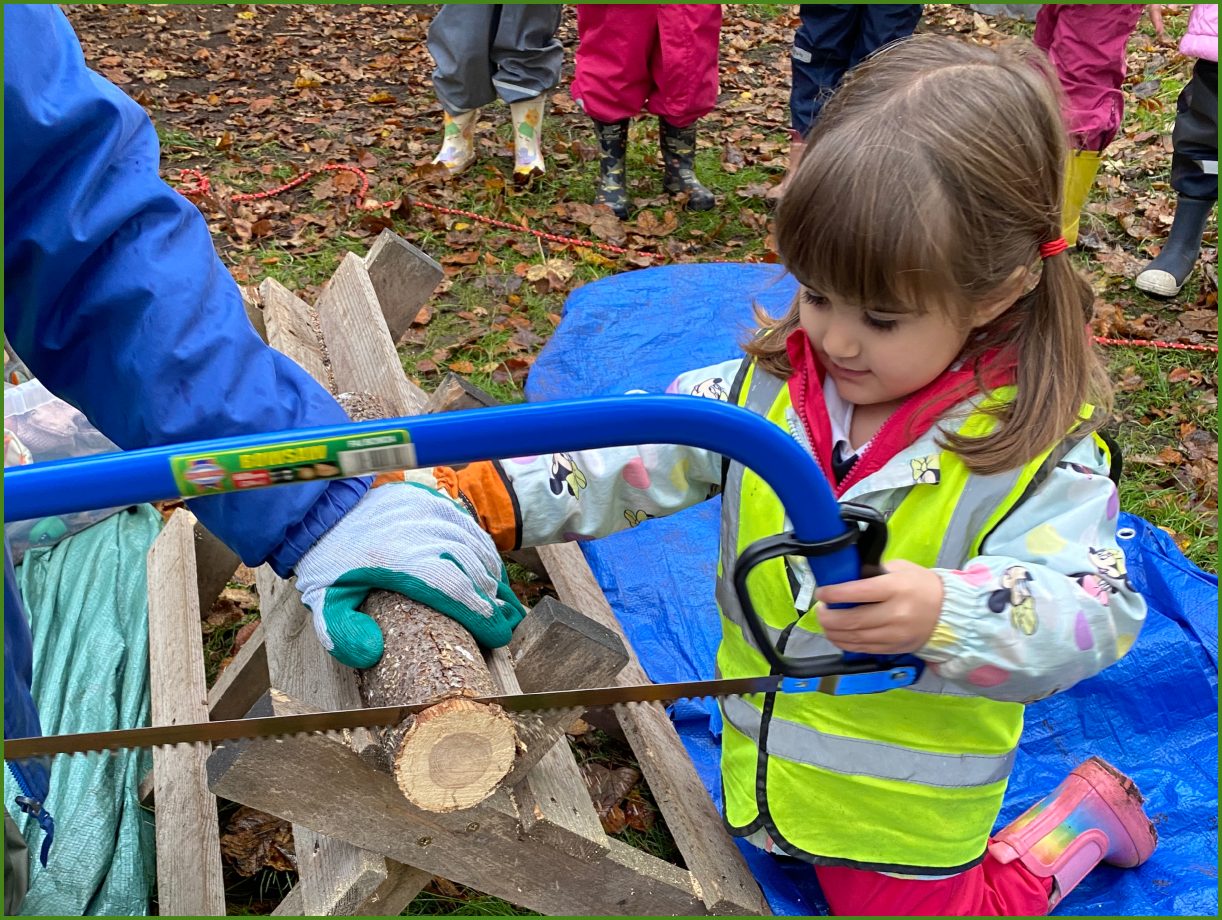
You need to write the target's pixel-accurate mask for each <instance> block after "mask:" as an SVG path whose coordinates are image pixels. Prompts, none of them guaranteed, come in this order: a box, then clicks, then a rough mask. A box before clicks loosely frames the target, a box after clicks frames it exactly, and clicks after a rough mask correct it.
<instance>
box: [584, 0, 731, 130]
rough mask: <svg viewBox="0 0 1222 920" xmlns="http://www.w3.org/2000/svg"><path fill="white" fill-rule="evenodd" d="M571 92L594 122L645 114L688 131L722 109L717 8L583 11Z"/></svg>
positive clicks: (622, 7) (599, 8) (588, 7)
mask: <svg viewBox="0 0 1222 920" xmlns="http://www.w3.org/2000/svg"><path fill="white" fill-rule="evenodd" d="M577 34H578V42H579V43H578V45H577V54H576V61H577V72H576V74H575V75H574V77H573V87H572V93H573V98H574V99H576V100H577V101H578V102H579V103H580V104H581V106H582V108H583V109H584V110H585V112H586V114H587V115H589V116H590V117H591V118H593V119H594V120H595V121H602V122H613V121H623V120H624V119H625V118H633V117H635V116H636V115H639V114H640V112H641V109H645V110H647V111H649V112H650V113H652V114H654V115H657V116H659V117H661V118H664V119H666V121H668V122H669V123H670V124H672V125H674V126H675V127H677V128H685V127H687V126H688V125H690V124H692V123H693V122H695V121H697V120H698V119H700V118H703V117H704V116H705V115H707V114H708V113H709V112H710V111H712V108H713V106H714V105H716V104H717V92H718V87H717V50H718V49H717V44H718V40H719V38H720V36H721V6H720V5H718V4H708V5H706V4H667V3H658V4H648V5H642V6H637V5H635V4H609V5H593V4H588V3H582V4H578V6H577Z"/></svg>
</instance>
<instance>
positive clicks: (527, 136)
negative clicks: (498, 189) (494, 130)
mask: <svg viewBox="0 0 1222 920" xmlns="http://www.w3.org/2000/svg"><path fill="white" fill-rule="evenodd" d="M543 102H544V100H543V97H542V96H536V97H535V98H534V99H524V100H522V101H521V102H514V103H511V104H510V106H509V115H510V118H511V120H512V121H513V184H514V185H515V186H517V187H518V188H525V187H526V186H528V185H530V183H531V182H532V181H534V179H535V178H536V177H538V176H541V175H543V174H544V172H546V171H547V170H546V167H545V166H544V165H543V151H542V149H541V148H540V143H541V140H542V137H541V135H542V133H543Z"/></svg>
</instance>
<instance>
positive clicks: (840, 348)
mask: <svg viewBox="0 0 1222 920" xmlns="http://www.w3.org/2000/svg"><path fill="white" fill-rule="evenodd" d="M822 345H823V350H824V351H825V352H826V353H827V355H828V357H831V358H855V357H857V352H858V350H859V349H858V345H857V338H856V336H854V335H853V334H852V330H851V329H850V327H849V324H848V323H847V322H845V321H844V320H843V319H839V318H832V319H829V321H828V323H827V325H826V326H825V327H824V330H823V342H822Z"/></svg>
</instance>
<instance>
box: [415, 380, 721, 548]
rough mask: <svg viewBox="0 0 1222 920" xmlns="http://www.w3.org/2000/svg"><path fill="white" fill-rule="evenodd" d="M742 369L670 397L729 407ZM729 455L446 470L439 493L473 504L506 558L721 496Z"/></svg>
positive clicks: (543, 459)
mask: <svg viewBox="0 0 1222 920" xmlns="http://www.w3.org/2000/svg"><path fill="white" fill-rule="evenodd" d="M740 363H741V361H739V360H733V361H727V362H725V363H723V364H718V365H714V366H712V367H706V368H703V369H701V370H697V371H690V372H688V373H685V374H682V375H681V376H679V377H678V378H676V379H675V380H674V382H673V383H671V385H670V386H669V387H667V389H666V392H668V393H679V394H683V395H692V396H703V397H707V398H710V399H719V400H722V401H723V402H724V401H726V399H727V398H728V396H729V391H730V388H731V386H732V384H733V381H734V376H735V374H736V373H737V371H738V367H739V365H740ZM721 465H722V463H721V454H717V453H713V452H712V451H708V450H701V449H698V448H694V447H684V446H680V445H673V444H646V445H641V446H632V447H611V448H602V449H599V450H584V451H573V452H572V453H556V454H548V455H546V456H538V457H518V458H515V459H510V460H501V461H485V462H481V463H473V464H471V465H470V466H468V467H466V468H465V469H463V470H460V471H457V472H456V471H454V470H451V469H448V468H445V467H438V468H437V469H435V470H434V471H433V475H434V476H435V477H436V480H437V483H438V485H439V486H440V487H441V488H443V489H445V490H446V491H447V492H449V493H450V494H451V495H452V496H454V497H455V498H458V499H461V500H463V501H465V502H466V503H467V505H468V507H470V508H471V510H472V511H473V512H474V513H475V515H476V517H477V518H478V519H479V521H480V524H481V526H483V528H484V529H485V530H486V531H488V533H489V534H491V535H492V538H493V541H494V542H495V543H496V544H497V546H498V547H499V548H501V549H503V550H507V549H516V548H518V547H522V546H542V545H544V544H547V543H561V542H564V541H566V540H582V539H591V538H594V537H603V536H606V535H607V534H611V533H615V532H616V531H618V530H624V529H625V528H628V527H635V526H637V525H638V524H640V523H641V522H643V521H646V520H648V519H649V518H652V517H661V516H662V515H666V514H673V513H674V512H676V511H681V510H682V509H684V508H687V507H690V506H692V505H694V504H696V503H698V502H701V501H704V500H705V499H706V498H709V497H710V496H712V495H714V494H716V492H717V491H718V489H719V488H720V485H721Z"/></svg>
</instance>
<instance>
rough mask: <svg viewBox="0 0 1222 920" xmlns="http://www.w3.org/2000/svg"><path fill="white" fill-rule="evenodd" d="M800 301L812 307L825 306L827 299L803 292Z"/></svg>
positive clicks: (820, 295)
mask: <svg viewBox="0 0 1222 920" xmlns="http://www.w3.org/2000/svg"><path fill="white" fill-rule="evenodd" d="M802 301H803V302H804V303H806V304H808V305H809V306H812V307H826V306H827V298H826V297H824V296H823V295H822V294H816V293H815V292H814V291H803V292H802Z"/></svg>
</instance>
